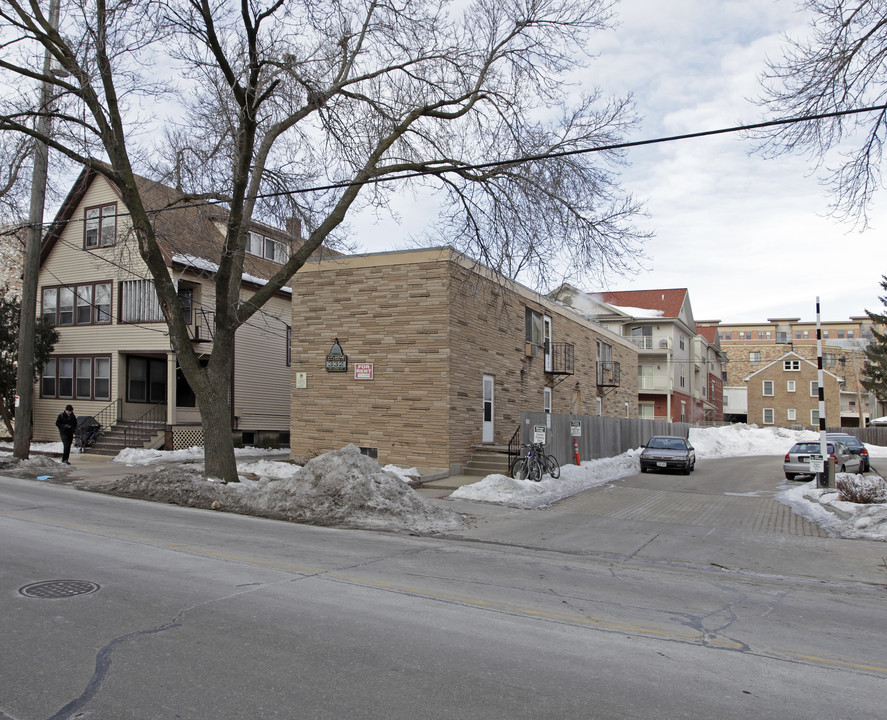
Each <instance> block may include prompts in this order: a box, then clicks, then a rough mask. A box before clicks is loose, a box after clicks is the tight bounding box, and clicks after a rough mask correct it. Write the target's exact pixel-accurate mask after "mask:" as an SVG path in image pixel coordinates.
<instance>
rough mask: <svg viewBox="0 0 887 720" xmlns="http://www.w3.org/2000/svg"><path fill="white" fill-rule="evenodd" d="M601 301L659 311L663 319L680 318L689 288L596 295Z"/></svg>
mask: <svg viewBox="0 0 887 720" xmlns="http://www.w3.org/2000/svg"><path fill="white" fill-rule="evenodd" d="M595 294H596V295H598V296H599V297H600V298H601V300H603V301H604V302H606V303H609V304H610V305H615V306H616V307H626V308H645V309H647V310H658V311H659V312H661V313H662V317H666V318H677V317H680V314H681V308H683V306H684V301H685V300H686V298H687V288H672V289H670V290H622V291H613V292H600V293H595Z"/></svg>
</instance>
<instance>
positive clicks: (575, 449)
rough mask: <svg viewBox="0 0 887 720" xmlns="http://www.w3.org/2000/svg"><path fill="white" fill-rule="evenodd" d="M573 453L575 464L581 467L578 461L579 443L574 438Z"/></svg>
mask: <svg viewBox="0 0 887 720" xmlns="http://www.w3.org/2000/svg"><path fill="white" fill-rule="evenodd" d="M573 452H574V453H575V455H576V464H577V465H581V464H582V463H581V462H580V461H579V441H578V440H577V439H576V438H573Z"/></svg>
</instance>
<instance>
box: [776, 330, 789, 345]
mask: <svg viewBox="0 0 887 720" xmlns="http://www.w3.org/2000/svg"><path fill="white" fill-rule="evenodd" d="M776 342H778V343H787V342H788V333H787V332H777V333H776Z"/></svg>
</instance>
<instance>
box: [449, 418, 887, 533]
mask: <svg viewBox="0 0 887 720" xmlns="http://www.w3.org/2000/svg"><path fill="white" fill-rule="evenodd" d="M818 439H819V433H816V432H811V431H809V430H788V429H785V428H759V427H757V426H755V425H741V424H737V425H727V426H724V427H716V428H691V430H690V443H691V444H692V445H693V447H694V449H695V450H696V455H697V458H699V459H706V458H719V457H742V456H751V455H773V456H775V457H776V458H781V457H782V456H783V455H785V453H786V452H788V450H789V448H791V446H792V445H794V443H796V442H799V441H802V440H818ZM866 447H867V448H868V450H869V456H870V457H871V458H879V457H882V458H887V447H881V446H877V445H867V446H866ZM639 454H640V448H638V449H637V450H629V451H628V452H626V453H623V454H622V455H619V456H618V457H615V458H603V459H600V460H588V461H585V462H583V463H582V465H581V466H578V467H577V466H575V465H565V466H563V467H562V468H561V477H560V479H559V480H553V479H551V478H550V477H548V476H545V477H544V478H543V479H542V481H541V482H538V483H537V482H533V481H531V480H515V479H513V478H510V477H507V476H505V475H488V476H487V477H485V478H484V479H483V480H481V481H480V482H476V483H473V484H471V485H464V486H463V487H461V488H459V489H458V490H456V491H455V492H453V493H452V495H450V497H451V498H453V499H462V500H476V501H481V502H489V503H496V504H500V505H508V506H511V507H519V508H528V509H532V508H541V507H545V506H547V505H551V504H552V503H554V502H557V501H558V500H562V499H563V498H565V497H568V496H570V495H573V494H575V493H577V492H580V491H582V490H587V489H588V488H592V487H595V486H597V485H604V484H606V483H609V482H613V481H615V480H620V479H621V478H624V477H628V476H630V475H636V474H637V473H639V472H640V460H639V459H638V456H639ZM811 485H812V486H813V487H812V488H811ZM815 485H816V483H815V481H814V482H812V483H810V484H807V485H799V486H796V487H792V488H790V489H788V490H783V491H781V492H780V493H778V494H777V496H776V499H777V500H779V501H780V502H782V503H785V504H787V505H790V506H791V507H792V509H793V510H795V512H797V513H798V514H799V515H802V516H803V517H805V518H807V519H808V520H811V521H813V522H815V523H817V524H819V525H821V526H822V527H823V528H824V529H826V530H827V531H828V532H829V533H831V534H832V535H835V536H838V537H851V538H868V539H871V540H887V505H885V504H883V503H882V504H878V505H857V504H855V503H842V502H839V501H837V493H836V492H835V491H834V490H831V491H819V490H816V488H815ZM836 501H837V502H836ZM829 508H832V509H831V510H830V509H829ZM836 511H837V512H836ZM845 516H846V517H845Z"/></svg>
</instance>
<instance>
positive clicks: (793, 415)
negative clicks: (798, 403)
mask: <svg viewBox="0 0 887 720" xmlns="http://www.w3.org/2000/svg"><path fill="white" fill-rule="evenodd" d="M785 417H786V420H797V419H798V413H797V411H796V410H795V409H794V408H789V409H788V410H786V411H785Z"/></svg>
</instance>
